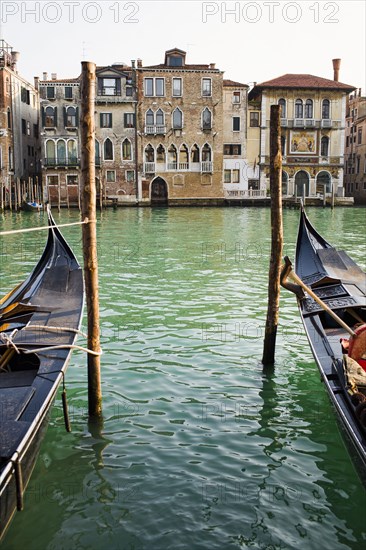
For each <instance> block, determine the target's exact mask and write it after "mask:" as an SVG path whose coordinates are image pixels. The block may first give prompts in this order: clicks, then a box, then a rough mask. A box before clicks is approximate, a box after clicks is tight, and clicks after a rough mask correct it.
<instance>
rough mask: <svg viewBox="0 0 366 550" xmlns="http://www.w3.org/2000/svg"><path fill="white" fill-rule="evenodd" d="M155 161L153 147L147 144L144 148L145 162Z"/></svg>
mask: <svg viewBox="0 0 366 550" xmlns="http://www.w3.org/2000/svg"><path fill="white" fill-rule="evenodd" d="M154 161H155V151H154V147H153V146H152V145H151V144H150V143H149V145H146V147H145V162H154Z"/></svg>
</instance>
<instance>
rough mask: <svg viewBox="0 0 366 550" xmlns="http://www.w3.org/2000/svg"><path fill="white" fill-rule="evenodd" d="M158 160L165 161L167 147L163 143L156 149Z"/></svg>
mask: <svg viewBox="0 0 366 550" xmlns="http://www.w3.org/2000/svg"><path fill="white" fill-rule="evenodd" d="M156 162H165V147H164V145H162V144H161V143H160V145H159V146H158V148H157V149H156Z"/></svg>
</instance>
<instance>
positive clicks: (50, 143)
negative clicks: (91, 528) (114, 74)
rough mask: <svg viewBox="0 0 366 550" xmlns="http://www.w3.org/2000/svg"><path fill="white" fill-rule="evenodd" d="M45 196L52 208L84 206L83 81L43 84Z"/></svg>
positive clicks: (41, 105) (61, 81) (41, 104)
mask: <svg viewBox="0 0 366 550" xmlns="http://www.w3.org/2000/svg"><path fill="white" fill-rule="evenodd" d="M39 92H40V109H41V128H42V131H41V136H42V166H43V178H42V179H43V195H44V198H45V199H47V200H49V202H50V203H51V205H54V204H57V205H59V206H60V205H67V206H70V205H72V206H75V205H79V204H80V193H79V180H80V139H79V118H80V115H79V112H80V106H79V105H80V80H79V79H78V78H71V79H61V80H60V79H57V75H56V74H54V73H53V74H52V75H51V79H50V80H49V79H48V75H47V73H43V80H41V81H39Z"/></svg>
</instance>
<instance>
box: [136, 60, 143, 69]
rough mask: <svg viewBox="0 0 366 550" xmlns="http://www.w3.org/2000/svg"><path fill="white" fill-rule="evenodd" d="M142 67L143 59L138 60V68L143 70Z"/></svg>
mask: <svg viewBox="0 0 366 550" xmlns="http://www.w3.org/2000/svg"><path fill="white" fill-rule="evenodd" d="M141 67H142V59H138V60H137V68H138V69H141Z"/></svg>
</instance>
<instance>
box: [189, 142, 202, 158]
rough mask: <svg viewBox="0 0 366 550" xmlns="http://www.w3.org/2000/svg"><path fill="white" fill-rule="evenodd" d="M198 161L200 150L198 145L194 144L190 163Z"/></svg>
mask: <svg viewBox="0 0 366 550" xmlns="http://www.w3.org/2000/svg"><path fill="white" fill-rule="evenodd" d="M199 161H200V150H199V147H198V145H197V144H196V143H195V144H194V145H193V146H192V148H191V162H199Z"/></svg>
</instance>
